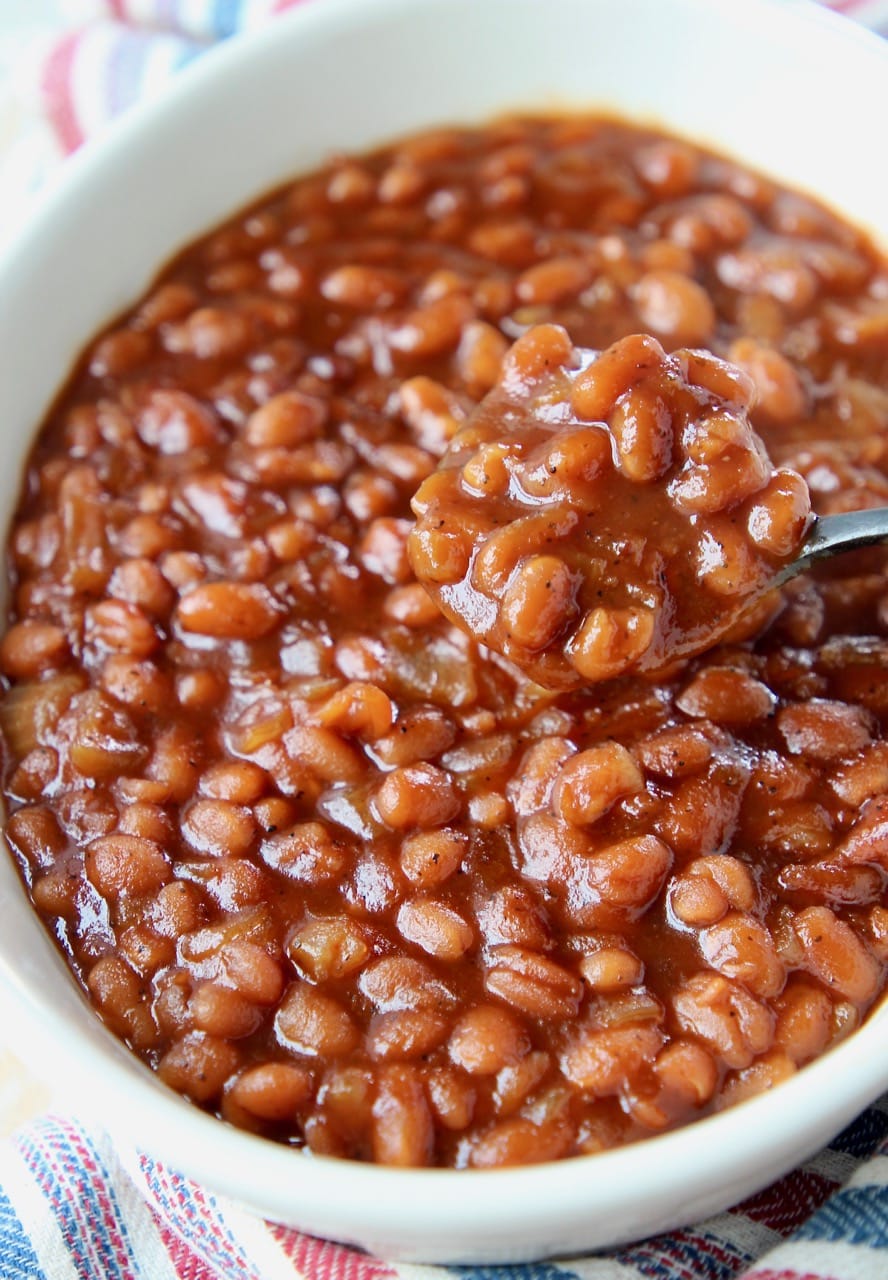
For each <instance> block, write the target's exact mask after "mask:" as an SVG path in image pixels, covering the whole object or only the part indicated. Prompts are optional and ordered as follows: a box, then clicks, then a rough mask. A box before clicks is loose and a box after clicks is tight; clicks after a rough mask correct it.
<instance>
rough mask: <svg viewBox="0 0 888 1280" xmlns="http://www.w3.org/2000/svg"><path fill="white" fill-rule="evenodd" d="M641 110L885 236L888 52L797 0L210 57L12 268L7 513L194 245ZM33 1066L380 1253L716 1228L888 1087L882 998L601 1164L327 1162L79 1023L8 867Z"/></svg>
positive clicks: (619, 11)
mask: <svg viewBox="0 0 888 1280" xmlns="http://www.w3.org/2000/svg"><path fill="white" fill-rule="evenodd" d="M564 106H579V107H591V108H603V109H606V110H610V111H615V112H618V113H624V114H626V115H628V116H632V117H636V118H639V119H642V120H649V121H650V120H653V121H655V122H657V123H660V124H662V125H664V126H665V127H667V128H671V129H674V130H676V131H678V132H682V133H685V134H686V135H688V136H690V137H693V138H695V139H697V140H699V141H702V142H704V143H708V144H711V145H712V146H714V147H716V148H717V149H718V150H721V151H723V152H728V153H733V154H734V155H736V156H737V157H738V158H740V159H743V160H745V161H747V162H749V163H751V164H752V165H754V166H756V167H758V168H760V169H762V170H764V171H767V172H769V173H771V174H773V175H774V176H777V177H779V178H780V179H782V180H784V181H785V182H787V183H789V184H792V185H796V186H798V187H801V188H804V189H806V190H808V191H809V192H813V193H816V194H818V195H820V196H821V197H822V198H823V199H825V200H826V201H827V202H829V203H831V204H833V205H835V206H837V207H838V208H840V210H841V211H843V212H844V213H845V214H847V215H848V216H850V217H851V218H852V219H853V220H855V221H857V222H858V223H861V224H864V225H866V226H868V227H869V228H870V229H872V230H874V231H875V232H876V233H878V234H880V235H881V236H882V237H883V238H884V239H885V240H888V205H886V201H885V190H884V173H883V167H882V166H880V165H879V164H878V163H874V162H873V150H872V145H871V136H870V135H871V134H872V132H873V131H874V130H875V127H876V122H880V121H884V120H886V119H888V52H886V50H885V48H883V47H882V46H881V44H880V42H878V41H877V40H876V39H875V38H873V37H869V36H867V35H866V34H863V33H860V32H858V31H856V30H855V29H853V28H852V27H851V26H850V25H849V24H846V23H844V22H842V21H841V20H837V19H834V18H832V17H831V16H830V15H827V14H824V13H823V12H822V11H820V10H816V11H815V10H814V9H813V8H812V7H809V6H808V5H806V4H804V3H796V2H794V0H788V2H784V3H777V2H775V0H772V2H768V0H743V3H738V0H621V2H620V3H619V4H618V3H617V0H484V3H481V2H480V0H421V2H420V0H372V2H371V0H324V3H319V4H317V5H309V6H307V7H305V8H304V9H300V10H298V11H296V12H294V13H293V14H292V15H290V16H288V17H285V18H282V19H279V20H277V21H275V22H274V23H273V24H271V26H270V27H268V28H267V29H266V30H264V31H262V32H260V33H259V34H257V35H255V36H252V37H249V38H245V39H242V40H239V41H236V42H233V43H231V44H230V45H229V46H227V47H225V48H223V49H221V50H219V51H218V52H215V53H213V54H210V55H208V56H207V58H206V59H205V60H204V61H202V62H201V63H200V65H198V66H197V67H196V68H194V69H193V70H191V71H189V72H188V73H187V74H185V75H183V77H182V79H181V82H180V83H179V84H177V85H176V86H175V87H174V88H173V89H172V91H171V92H170V93H169V94H168V95H167V96H166V97H165V98H163V99H162V100H161V101H159V102H158V103H156V104H155V105H152V106H150V107H145V108H141V109H137V110H135V111H134V112H133V113H132V115H131V116H130V117H129V118H127V119H126V120H125V121H124V122H123V124H122V125H121V126H119V127H117V128H116V129H114V130H112V131H111V133H110V134H109V135H108V137H107V139H106V140H104V141H103V142H102V143H100V144H99V145H97V146H95V147H91V148H89V149H88V150H87V151H86V152H85V153H84V154H82V155H81V156H80V157H78V158H77V159H75V160H74V161H73V162H71V163H70V164H69V166H68V167H67V170H66V172H65V174H64V175H63V179H62V181H61V183H60V185H58V187H57V189H55V190H54V191H52V192H51V193H50V194H49V195H48V197H47V199H46V201H45V203H44V204H43V206H42V208H40V209H39V210H38V212H37V213H36V215H35V216H34V217H33V219H32V221H31V224H30V226H29V227H28V228H27V230H26V231H25V233H24V235H23V236H22V237H21V238H20V239H19V241H18V243H17V244H16V245H15V246H14V247H13V248H12V249H11V250H10V252H9V253H8V255H7V256H6V257H5V260H4V261H2V262H0V361H2V362H3V369H2V371H0V422H2V424H3V431H2V436H0V516H2V523H3V525H5V524H6V522H7V521H8V520H9V517H10V514H11V510H12V505H13V503H14V502H15V499H16V495H17V489H18V484H19V476H20V472H21V467H22V462H23V458H24V456H25V452H26V450H27V447H28V444H29V440H30V438H31V436H32V434H33V431H34V429H35V427H36V426H37V424H38V423H39V421H40V418H41V416H42V415H43V413H44V412H45V410H46V409H47V407H48V405H49V403H50V402H51V400H52V399H53V397H54V395H55V394H56V393H57V391H58V389H59V387H60V386H61V384H62V383H63V381H64V379H65V376H66V374H67V372H68V370H69V368H70V366H71V364H72V361H73V360H74V358H75V357H76V355H77V353H78V351H79V350H81V349H82V347H83V346H84V345H85V343H86V341H87V340H88V339H89V337H90V336H91V335H92V334H93V333H94V332H95V331H96V330H97V329H99V328H100V327H101V326H102V325H103V324H105V323H106V322H107V321H109V319H110V318H111V317H113V316H114V314H115V313H117V312H119V311H120V310H122V309H123V308H124V307H125V306H126V305H127V304H129V303H131V302H133V301H134V300H135V299H136V298H137V297H138V295H139V294H140V293H141V292H142V291H143V289H144V288H145V287H146V286H147V285H148V283H149V282H150V280H151V278H152V277H153V276H154V275H155V273H156V272H157V270H158V269H159V267H160V266H162V264H163V263H164V261H165V260H167V259H169V258H170V257H171V255H172V254H173V253H174V252H175V251H176V250H177V249H179V248H180V247H182V246H183V245H184V244H186V243H187V242H188V241H189V240H191V239H192V238H194V237H195V236H196V235H197V234H198V233H200V232H202V231H204V230H206V229H208V228H209V227H210V226H212V225H213V224H215V223H217V222H219V221H221V220H222V218H223V217H224V216H225V215H227V214H229V213H231V212H233V211H234V210H236V209H237V208H238V207H239V206H242V205H244V204H245V203H246V202H247V201H248V200H250V199H252V198H253V197H255V196H258V195H260V194H261V193H263V192H264V191H265V190H267V189H269V188H271V187H273V186H275V185H276V184H279V183H281V182H282V181H283V180H285V179H286V178H287V177H289V176H291V175H294V174H296V173H298V172H300V171H302V170H305V169H307V168H309V167H311V166H313V165H315V164H316V163H318V162H319V161H321V160H322V159H323V158H324V157H325V156H326V155H327V154H328V153H329V152H330V151H331V150H334V149H335V150H343V149H346V150H352V149H360V148H364V147H367V146H369V145H371V144H373V143H377V142H381V141H384V140H386V139H387V138H389V137H391V136H393V135H397V134H402V133H405V132H410V131H412V130H414V129H418V128H420V127H422V126H424V125H429V124H433V123H439V122H451V123H453V122H458V121H468V122H483V121H484V120H485V119H487V118H489V117H491V116H493V115H496V114H500V113H502V112H504V111H506V110H512V109H522V108H524V109H534V108H535V109H546V108H556V107H564ZM0 916H2V919H3V930H2V932H0V973H2V979H3V984H4V987H5V991H6V994H7V996H8V997H9V999H10V1000H11V1010H12V1013H11V1016H12V1017H13V1018H15V1019H17V1020H18V1025H20V1026H21V1035H22V1039H21V1052H22V1053H23V1054H25V1055H26V1056H28V1057H29V1058H30V1059H31V1060H32V1061H33V1062H34V1064H35V1066H36V1068H37V1069H38V1070H40V1071H42V1072H43V1073H44V1074H46V1075H47V1076H48V1077H49V1078H50V1079H51V1080H52V1081H53V1083H54V1084H55V1086H56V1088H57V1089H59V1088H64V1089H67V1091H68V1093H69V1095H70V1097H71V1099H72V1100H73V1105H76V1106H77V1107H78V1108H79V1110H80V1111H81V1112H83V1111H87V1112H88V1113H89V1114H90V1115H91V1116H93V1117H95V1118H97V1119H98V1121H100V1122H101V1123H102V1124H104V1125H105V1126H106V1127H107V1128H108V1129H109V1130H110V1131H111V1132H112V1133H113V1134H114V1135H115V1136H116V1137H117V1139H118V1140H119V1141H120V1142H122V1143H126V1144H129V1145H133V1146H136V1145H139V1146H142V1147H145V1148H147V1149H149V1150H150V1151H151V1152H152V1153H155V1154H157V1155H159V1156H160V1157H162V1158H163V1159H164V1160H165V1161H166V1162H167V1163H168V1164H170V1165H172V1166H174V1167H178V1168H180V1169H181V1170H183V1171H184V1172H186V1173H187V1174H189V1175H191V1176H192V1177H194V1178H197V1179H198V1180H200V1181H202V1182H204V1183H206V1184H207V1185H208V1186H210V1187H211V1188H213V1189H214V1190H216V1191H219V1192H222V1193H224V1194H226V1195H228V1196H231V1197H233V1198H234V1199H235V1200H237V1201H238V1202H240V1203H241V1204H243V1205H246V1206H249V1207H251V1208H253V1209H255V1210H257V1211H259V1212H260V1213H262V1214H264V1215H266V1216H267V1217H270V1218H273V1219H277V1220H278V1221H281V1222H285V1223H289V1224H291V1225H293V1226H296V1227H299V1228H301V1229H303V1230H307V1231H309V1232H312V1233H314V1234H316V1235H320V1236H325V1237H329V1238H332V1239H336V1240H340V1241H345V1242H349V1243H352V1244H358V1245H363V1246H365V1247H366V1248H368V1249H370V1250H371V1251H373V1252H377V1253H379V1254H382V1255H384V1256H386V1257H388V1258H400V1259H412V1260H423V1261H448V1262H457V1261H460V1262H494V1261H496V1262H509V1261H520V1260H526V1259H531V1258H542V1257H547V1256H552V1255H568V1254H571V1253H579V1252H582V1251H586V1250H589V1249H593V1248H594V1249H601V1248H604V1247H607V1246H612V1245H615V1244H618V1243H620V1242H624V1241H626V1240H629V1239H632V1238H638V1237H640V1236H643V1235H649V1234H651V1233H654V1232H657V1231H661V1230H663V1229H665V1228H669V1227H674V1226H677V1225H680V1224H686V1223H688V1222H691V1221H693V1220H695V1219H699V1218H700V1217H702V1216H704V1215H706V1214H709V1213H712V1212H714V1211H716V1210H720V1209H723V1208H725V1207H726V1206H728V1205H730V1204H731V1203H734V1202H736V1201H737V1200H739V1199H740V1198H741V1197H743V1196H745V1195H747V1194H749V1193H751V1192H753V1191H755V1190H757V1189H758V1188H760V1187H762V1186H763V1185H765V1184H766V1183H768V1182H770V1181H771V1180H773V1179H774V1178H776V1177H778V1176H779V1175H780V1174H782V1173H783V1172H785V1171H786V1170H787V1169H789V1168H791V1167H792V1166H793V1165H795V1164H796V1163H798V1162H799V1161H800V1160H802V1159H804V1158H805V1157H807V1156H808V1155H810V1154H811V1153H812V1152H814V1151H815V1150H816V1149H817V1148H818V1147H820V1146H821V1145H822V1144H824V1143H825V1142H826V1141H827V1140H828V1139H829V1138H830V1137H831V1136H833V1135H834V1134H835V1133H836V1132H838V1130H839V1129H840V1128H841V1127H842V1126H843V1125H844V1124H845V1123H846V1122H848V1121H849V1120H850V1119H851V1118H852V1117H853V1116H854V1115H855V1114H856V1113H857V1112H858V1111H859V1110H861V1109H862V1108H863V1107H864V1106H865V1105H866V1104H867V1103H869V1102H870V1101H872V1100H873V1099H874V1098H875V1097H876V1096H877V1095H878V1094H879V1093H880V1092H881V1090H883V1089H884V1088H886V1087H888V1056H886V1054H885V1045H886V1040H888V1005H886V1004H885V1003H884V1002H883V1004H882V1006H881V1008H880V1009H879V1010H878V1011H877V1012H876V1013H875V1014H874V1015H873V1016H872V1017H871V1018H870V1019H869V1021H868V1022H867V1023H866V1024H865V1025H864V1027H863V1028H862V1029H861V1030H859V1031H858V1032H857V1033H855V1035H853V1036H852V1037H851V1038H850V1039H849V1040H848V1041H846V1042H845V1043H844V1044H842V1045H841V1046H839V1047H838V1048H836V1049H834V1050H832V1051H831V1052H830V1053H829V1054H827V1055H826V1056H825V1057H824V1058H822V1059H821V1060H820V1061H818V1062H816V1063H814V1064H813V1065H812V1066H809V1067H806V1068H805V1070H804V1071H802V1072H801V1073H800V1074H799V1075H798V1076H796V1077H795V1078H793V1079H792V1080H790V1081H789V1082H788V1083H785V1084H782V1085H781V1086H780V1087H779V1089H778V1090H776V1092H774V1093H771V1094H765V1095H762V1096H760V1097H757V1098H755V1099H753V1100H752V1101H749V1102H746V1103H744V1104H742V1105H741V1106H739V1107H736V1108H735V1109H734V1110H732V1111H728V1112H726V1113H723V1114H721V1115H718V1116H715V1117H712V1118H710V1119H706V1120H703V1121H701V1122H699V1123H698V1124H696V1125H691V1126H690V1127H688V1128H686V1129H682V1130H679V1131H677V1132H675V1133H670V1134H666V1135H664V1136H661V1137H657V1138H652V1139H650V1140H649V1141H647V1142H644V1143H641V1144H639V1145H637V1146H633V1147H629V1148H626V1149H624V1150H619V1151H615V1152H612V1153H607V1154H604V1155H598V1156H591V1157H583V1158H580V1159H576V1160H570V1161H564V1162H561V1163H558V1164H550V1165H541V1166H537V1167H532V1168H524V1169H514V1170H503V1171H495V1172H452V1171H446V1170H421V1171H416V1172H404V1171H399V1170H393V1169H384V1168H376V1167H369V1166H364V1165H359V1164H353V1163H348V1162H344V1161H335V1160H330V1159H325V1158H317V1157H312V1156H309V1155H305V1154H302V1153H298V1152H294V1151H292V1150H289V1149H286V1148H283V1147H280V1146H275V1145H273V1144H272V1143H269V1142H265V1141H264V1140H262V1139H259V1138H256V1137H253V1136H251V1135H248V1134H246V1133H243V1132H239V1131H237V1130H235V1129H233V1128H230V1127H228V1126H227V1125H224V1124H222V1123H220V1122H219V1121H217V1120H215V1119H212V1118H211V1117H209V1116H207V1115H205V1114H204V1113H202V1112H201V1111H199V1110H198V1109H197V1108H196V1107H193V1106H191V1105H190V1104H188V1103H186V1102H184V1101H183V1100H181V1099H180V1098H178V1097H177V1096H175V1095H174V1094H173V1093H171V1092H170V1091H169V1090H167V1089H166V1088H165V1087H164V1086H163V1085H161V1084H160V1083H159V1082H158V1081H157V1080H156V1079H155V1078H154V1077H153V1076H152V1075H151V1073H150V1072H149V1071H148V1070H147V1069H145V1068H143V1067H142V1065H141V1064H140V1063H139V1062H137V1061H136V1059H135V1058H133V1057H132V1056H131V1055H130V1054H129V1052H128V1051H127V1050H126V1049H125V1048H124V1047H123V1046H122V1045H121V1044H120V1043H118V1041H116V1040H115V1039H114V1038H113V1037H112V1036H111V1035H110V1034H108V1033H107V1032H106V1031H105V1030H104V1028H103V1027H102V1026H101V1025H100V1023H99V1022H98V1020H97V1019H96V1018H95V1017H94V1015H93V1014H92V1012H91V1011H90V1010H89V1008H88V1006H87V1004H86V1002H85V1000H84V999H83V998H82V997H81V995H80V993H79V992H78V990H77V988H76V987H75V985H74V983H73V982H72V981H71V978H70V976H69V974H68V973H67V971H66V969H65V966H64V964H63V962H62V960H61V958H60V957H59V955H58V954H57V952H56V950H55V948H54V947H53V945H52V944H51V943H50V941H49V939H48V937H47V935H46V934H45V933H44V931H43V928H42V927H41V925H40V924H39V923H38V920H37V918H36V916H35V915H34V914H33V913H32V911H31V909H30V908H29V907H28V905H27V902H26V900H25V895H24V893H23V891H22V888H21V885H20V883H19V880H18V877H17V875H16V873H15V871H14V869H13V866H12V863H11V861H9V860H7V859H6V858H2V859H0Z"/></svg>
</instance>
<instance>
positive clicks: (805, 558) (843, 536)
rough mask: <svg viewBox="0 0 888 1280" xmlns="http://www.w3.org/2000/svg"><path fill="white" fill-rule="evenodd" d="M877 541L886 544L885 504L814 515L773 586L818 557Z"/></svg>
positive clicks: (886, 511) (887, 517) (807, 565)
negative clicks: (859, 509) (793, 556)
mask: <svg viewBox="0 0 888 1280" xmlns="http://www.w3.org/2000/svg"><path fill="white" fill-rule="evenodd" d="M880 544H888V507H871V508H869V509H868V510H866V511H847V512H842V514H841V515H837V516H816V517H815V518H814V520H813V522H812V524H811V527H810V529H809V530H808V533H807V536H806V537H805V540H804V542H803V543H802V545H801V547H800V548H799V553H798V555H797V556H796V558H795V559H794V560H792V561H790V563H789V564H787V565H786V566H785V567H784V568H783V569H782V570H781V571H780V573H779V575H778V576H777V579H776V581H775V583H774V585H775V586H782V585H783V583H784V582H788V581H789V579H790V578H794V577H795V576H796V575H797V574H799V573H804V572H805V571H806V570H807V569H810V568H811V566H812V565H814V564H816V563H818V562H819V561H821V560H828V559H829V558H830V557H832V556H837V555H841V554H842V553H843V552H845V551H859V550H860V549H861V548H862V547H874V546H879V545H880Z"/></svg>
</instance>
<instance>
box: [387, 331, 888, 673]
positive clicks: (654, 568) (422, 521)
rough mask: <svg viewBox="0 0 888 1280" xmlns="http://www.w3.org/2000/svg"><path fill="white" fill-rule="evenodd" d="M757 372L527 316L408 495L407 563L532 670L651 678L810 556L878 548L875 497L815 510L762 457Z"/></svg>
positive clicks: (746, 617)
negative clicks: (868, 503) (752, 416)
mask: <svg viewBox="0 0 888 1280" xmlns="http://www.w3.org/2000/svg"><path fill="white" fill-rule="evenodd" d="M752 397H753V386H752V383H751V381H750V379H749V378H748V377H747V375H746V374H745V373H744V372H743V371H742V370H740V369H737V368H735V367H734V366H733V365H731V364H728V363H726V362H725V361H723V360H720V359H718V358H717V357H716V356H713V355H710V354H709V353H708V352H704V351H695V350H681V351H676V352H674V353H673V354H671V355H667V354H666V352H665V351H664V350H663V348H662V347H661V346H660V344H659V343H658V342H657V341H656V340H655V339H654V338H651V337H648V336H646V335H643V334H636V335H632V336H629V337H626V338H623V339H621V340H620V341H619V342H616V343H614V345H613V346H611V347H608V348H607V349H606V350H605V351H603V352H600V353H599V352H592V351H583V350H578V349H577V348H575V347H574V346H573V344H572V343H571V340H570V338H569V337H568V335H567V333H566V331H565V330H564V329H562V328H560V327H559V326H557V325H549V324H542V325H537V326H535V327H534V328H531V329H529V330H528V331H527V332H526V333H524V334H523V335H522V336H521V337H520V338H519V339H518V341H517V342H516V343H515V344H514V345H513V346H512V348H511V350H510V351H509V353H508V355H507V356H506V358H505V361H504V364H503V368H502V372H501V375H500V379H499V381H498V382H497V384H496V386H495V387H494V388H493V389H492V390H491V391H490V393H489V394H488V395H487V396H486V397H485V398H484V400H482V402H481V403H480V405H479V406H478V408H477V409H476V411H475V412H474V413H473V414H472V416H471V417H470V418H469V419H468V421H467V422H466V424H465V425H464V426H463V427H462V428H461V429H460V430H459V431H458V432H457V434H456V435H455V436H454V437H453V439H452V440H451V442H450V445H449V448H448V450H447V453H446V454H445V455H444V457H443V459H442V460H441V463H440V466H439V467H438V469H437V471H436V472H435V473H434V474H433V475H431V476H429V477H428V479H427V480H425V481H424V482H423V484H422V485H421V486H420V488H419V490H418V492H417V493H416V495H415V497H414V499H413V510H414V513H415V515H416V517H417V520H416V525H415V527H414V529H413V531H412V533H411V535H410V540H409V544H408V551H409V555H410V560H411V564H412V566H413V570H414V573H415V574H416V576H417V578H418V579H419V581H420V582H422V583H424V585H425V587H426V589H427V590H428V591H429V592H430V593H431V595H432V596H433V598H434V599H435V600H436V602H437V604H438V607H439V608H440V609H441V611H442V613H444V614H445V615H446V616H447V617H449V618H450V619H451V620H452V621H454V622H455V623H457V624H458V625H459V626H461V627H462V628H463V629H464V630H466V631H468V632H469V633H470V634H471V635H473V636H474V637H475V638H476V639H477V640H478V641H479V642H481V643H483V644H485V645H487V646H488V647H489V648H491V649H493V650H495V651H496V652H498V653H500V654H502V655H503V656H504V657H506V658H508V659H509V660H511V661H512V662H514V663H515V664H516V665H517V666H519V667H521V668H522V669H523V670H524V671H525V673H526V674H527V675H528V676H530V677H531V678H532V679H533V680H535V681H536V682H537V683H538V684H540V685H544V686H546V687H548V688H552V689H561V690H563V689H572V688H577V687H580V686H582V685H587V684H589V683H592V682H595V681H600V680H608V679H612V678H614V677H616V676H621V675H625V674H628V673H630V672H647V673H650V674H651V675H656V674H658V673H661V672H663V671H665V670H667V669H668V668H669V667H670V666H671V665H672V664H674V663H675V662H676V661H677V660H680V659H684V658H689V657H692V656H694V655H696V654H698V653H702V652H703V651H704V650H706V649H709V648H712V647H713V646H714V645H715V644H717V643H720V642H722V641H728V640H735V639H742V638H744V637H746V636H748V635H753V634H755V632H756V631H758V630H759V629H760V628H761V627H762V626H764V625H765V624H766V623H767V622H768V621H769V619H770V618H771V617H772V616H773V615H774V614H775V613H776V612H777V611H778V610H779V608H780V590H779V589H780V587H781V586H782V585H783V584H784V583H785V582H786V581H787V580H788V579H789V578H790V577H792V576H793V575H794V574H796V573H798V572H800V571H801V570H803V569H807V568H808V567H810V565H811V564H812V563H813V562H814V561H815V560H819V559H821V558H823V557H826V556H832V555H836V554H838V553H839V552H842V551H847V550H851V549H853V548H857V547H862V546H866V545H870V544H873V543H878V542H888V508H879V509H876V510H868V511H859V512H851V513H848V514H843V515H836V516H828V517H826V518H820V519H818V518H817V517H815V516H814V515H812V513H811V504H810V497H809V493H808V488H807V485H806V483H805V481H804V480H803V479H802V477H801V476H800V475H798V474H797V473H796V472H794V471H791V470H789V469H788V468H785V467H774V466H773V465H772V463H771V461H770V459H769V458H768V455H767V453H766V451H765V448H764V445H763V444H762V442H761V440H760V439H759V438H758V436H757V435H756V433H755V431H754V429H753V427H752V425H751V423H750V420H749V409H750V404H751V401H752Z"/></svg>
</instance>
